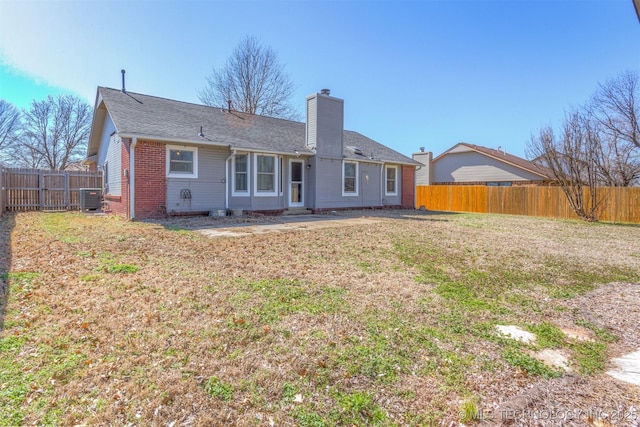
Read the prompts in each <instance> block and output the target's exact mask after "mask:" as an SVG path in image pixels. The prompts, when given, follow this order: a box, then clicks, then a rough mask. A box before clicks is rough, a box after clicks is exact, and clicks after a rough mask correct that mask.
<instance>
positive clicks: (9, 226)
mask: <svg viewBox="0 0 640 427" xmlns="http://www.w3.org/2000/svg"><path fill="white" fill-rule="evenodd" d="M15 223H16V221H15V214H12V213H5V214H4V215H1V216H0V331H1V330H3V329H4V316H5V314H6V312H7V300H8V297H9V268H10V266H11V230H13V227H14V226H15Z"/></svg>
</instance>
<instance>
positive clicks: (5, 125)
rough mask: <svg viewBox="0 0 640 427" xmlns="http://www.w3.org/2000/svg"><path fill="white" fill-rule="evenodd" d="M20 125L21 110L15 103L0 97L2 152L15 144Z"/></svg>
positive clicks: (0, 144)
mask: <svg viewBox="0 0 640 427" xmlns="http://www.w3.org/2000/svg"><path fill="white" fill-rule="evenodd" d="M20 125H21V123H20V111H19V110H18V109H17V108H16V107H14V106H13V104H11V103H9V102H7V101H5V100H4V99H0V152H2V151H3V150H5V149H6V148H7V147H8V146H9V145H11V144H13V142H14V141H15V139H16V138H17V137H18V131H19V130H20Z"/></svg>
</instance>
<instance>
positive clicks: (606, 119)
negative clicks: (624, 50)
mask: <svg viewBox="0 0 640 427" xmlns="http://www.w3.org/2000/svg"><path fill="white" fill-rule="evenodd" d="M588 109H589V111H590V113H591V115H592V117H593V118H594V119H595V120H596V121H598V122H599V123H600V124H601V125H602V126H603V128H604V129H605V131H606V132H607V133H608V134H610V136H611V137H612V138H616V139H617V140H618V142H628V143H631V144H633V145H635V146H636V147H637V148H640V125H639V124H638V120H639V119H640V77H639V76H638V73H637V72H635V71H625V72H623V73H620V74H619V75H618V76H617V77H615V78H613V79H610V80H608V81H607V82H606V83H604V84H600V85H599V87H598V90H597V91H596V93H595V94H594V95H593V97H592V99H591V102H590V103H589V105H588Z"/></svg>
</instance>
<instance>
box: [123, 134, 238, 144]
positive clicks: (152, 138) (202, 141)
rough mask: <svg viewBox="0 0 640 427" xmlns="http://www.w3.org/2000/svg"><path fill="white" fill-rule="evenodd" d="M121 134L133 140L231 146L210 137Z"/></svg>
mask: <svg viewBox="0 0 640 427" xmlns="http://www.w3.org/2000/svg"><path fill="white" fill-rule="evenodd" d="M119 135H120V136H121V137H123V138H131V139H132V140H133V139H136V140H137V139H143V140H148V141H158V142H166V143H170V144H171V143H179V144H193V145H210V146H214V147H229V144H223V143H218V142H213V141H211V140H210V139H208V138H198V139H184V138H166V137H162V136H157V135H149V134H142V133H120V134H119Z"/></svg>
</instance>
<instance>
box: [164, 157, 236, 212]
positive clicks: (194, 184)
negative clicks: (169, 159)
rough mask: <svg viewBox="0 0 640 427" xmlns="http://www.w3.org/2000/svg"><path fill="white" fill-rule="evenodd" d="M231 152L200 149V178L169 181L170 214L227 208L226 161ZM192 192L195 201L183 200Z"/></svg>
mask: <svg viewBox="0 0 640 427" xmlns="http://www.w3.org/2000/svg"><path fill="white" fill-rule="evenodd" d="M228 156H229V150H227V149H219V148H214V147H199V148H198V178H195V179H189V178H169V177H168V178H167V212H168V213H171V212H200V211H211V210H215V209H224V204H225V185H226V184H225V182H228V179H225V164H224V162H225V159H226V158H227V157H228ZM182 190H189V192H190V193H191V199H184V198H181V193H182Z"/></svg>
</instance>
